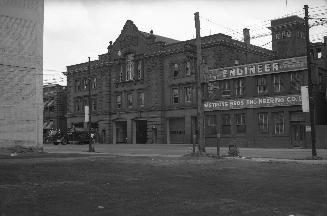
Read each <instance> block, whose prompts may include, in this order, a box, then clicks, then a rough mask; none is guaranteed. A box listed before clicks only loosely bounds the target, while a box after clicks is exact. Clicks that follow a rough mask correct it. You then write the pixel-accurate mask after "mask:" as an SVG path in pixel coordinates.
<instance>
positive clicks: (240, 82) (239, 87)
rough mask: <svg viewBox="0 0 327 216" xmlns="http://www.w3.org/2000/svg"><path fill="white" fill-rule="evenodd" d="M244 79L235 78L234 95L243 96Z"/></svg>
mask: <svg viewBox="0 0 327 216" xmlns="http://www.w3.org/2000/svg"><path fill="white" fill-rule="evenodd" d="M244 90H245V87H244V79H237V80H235V95H236V96H243V95H244Z"/></svg>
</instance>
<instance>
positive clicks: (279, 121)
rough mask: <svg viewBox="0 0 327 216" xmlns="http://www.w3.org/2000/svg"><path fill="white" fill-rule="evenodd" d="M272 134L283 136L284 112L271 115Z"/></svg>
mask: <svg viewBox="0 0 327 216" xmlns="http://www.w3.org/2000/svg"><path fill="white" fill-rule="evenodd" d="M272 117H273V123H274V134H283V133H284V130H285V123H284V112H276V113H272Z"/></svg>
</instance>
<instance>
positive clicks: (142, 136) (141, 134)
mask: <svg viewBox="0 0 327 216" xmlns="http://www.w3.org/2000/svg"><path fill="white" fill-rule="evenodd" d="M135 123H136V143H138V144H145V143H146V141H147V139H148V137H147V129H148V127H147V121H146V120H136V121H135Z"/></svg>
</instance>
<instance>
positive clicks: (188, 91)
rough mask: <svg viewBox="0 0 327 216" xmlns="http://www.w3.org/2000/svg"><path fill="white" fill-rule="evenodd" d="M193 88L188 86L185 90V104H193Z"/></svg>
mask: <svg viewBox="0 0 327 216" xmlns="http://www.w3.org/2000/svg"><path fill="white" fill-rule="evenodd" d="M192 90H193V89H192V87H190V86H188V87H185V88H184V91H185V102H192Z"/></svg>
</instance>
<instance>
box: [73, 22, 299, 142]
mask: <svg viewBox="0 0 327 216" xmlns="http://www.w3.org/2000/svg"><path fill="white" fill-rule="evenodd" d="M244 38H245V41H244V42H241V41H237V40H234V39H232V38H231V37H230V36H228V35H224V34H215V35H211V36H206V37H202V38H201V43H202V62H203V65H205V66H206V67H207V68H208V69H209V70H208V71H209V72H210V71H212V70H215V69H219V68H225V67H230V66H235V64H237V65H246V64H252V63H257V62H264V61H272V60H274V59H276V52H275V51H271V50H268V49H264V48H261V47H258V46H254V45H251V44H250V40H249V38H250V36H249V30H248V29H244ZM89 66H90V71H91V76H88V67H89ZM273 68H274V67H273V66H272V67H271V69H272V70H273ZM195 69H196V46H195V39H193V40H187V41H177V40H174V39H170V38H166V37H162V36H159V35H155V34H154V33H153V32H152V31H150V33H146V32H142V31H140V30H138V28H137V27H136V25H135V24H134V23H133V22H132V21H130V20H128V21H127V22H126V23H125V25H124V28H123V29H122V31H121V34H120V35H119V37H118V38H117V39H116V41H115V42H113V43H110V45H109V46H108V52H107V53H105V54H102V55H99V59H97V60H95V61H91V62H90V64H89V63H88V62H85V63H81V64H77V65H71V66H68V67H67V88H68V93H67V94H68V95H67V97H68V114H67V116H68V119H67V122H68V127H72V126H73V125H74V126H75V127H85V126H86V125H85V123H84V106H85V105H86V104H88V100H87V96H88V88H91V92H92V105H91V107H92V109H91V110H92V124H91V125H92V127H93V128H95V129H96V130H97V131H98V135H99V137H101V140H102V142H103V143H114V144H115V143H167V144H170V143H192V137H193V135H194V134H195V133H196V113H197V101H196V77H195V74H196V70H195ZM212 77H213V76H212ZM88 79H91V81H92V82H91V83H92V84H91V86H88ZM231 79H232V78H231ZM224 80H225V79H224ZM233 80H234V79H233ZM211 81H213V80H211ZM216 82H220V80H218V79H215V80H214V82H211V84H212V85H216ZM211 84H210V85H209V86H211V87H212V85H211ZM252 84H253V83H250V82H249V83H247V84H245V83H242V84H240V86H241V87H242V88H243V87H246V86H247V85H252ZM220 85H221V88H219V89H222V88H223V87H222V86H223V84H220ZM227 85H228V84H227ZM226 88H227V87H226ZM232 88H234V87H232ZM240 91H242V90H240ZM231 92H234V90H233V91H231ZM244 92H246V96H249V95H251V94H252V93H251V91H249V89H248V88H247V89H246V90H244ZM233 94H234V93H233ZM233 94H231V95H230V96H233ZM211 97H212V101H211V102H215V101H216V100H220V99H221V98H219V97H220V95H219V94H217V95H216V96H212V92H211ZM225 99H227V98H225ZM297 99H298V100H300V99H299V98H297ZM297 103H298V101H297ZM259 109H261V108H259ZM220 112H221V111H220V110H217V109H214V110H213V109H212V110H207V112H206V115H207V116H212V115H214V116H216V117H215V120H212V119H211V120H210V118H211V117H207V118H209V119H208V121H206V122H207V123H209V122H210V126H209V127H208V128H206V130H207V131H208V129H210V128H213V127H214V126H213V125H215V128H217V127H218V125H220V122H221V121H220V115H221V113H220ZM224 112H225V111H224ZM246 118H247V117H246ZM231 132H232V133H231V135H229V136H232V134H233V130H231ZM212 134H213V133H210V132H208V133H207V137H206V138H207V141H208V142H207V143H208V144H210V142H211V141H210V139H211V136H212ZM215 134H216V132H215Z"/></svg>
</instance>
